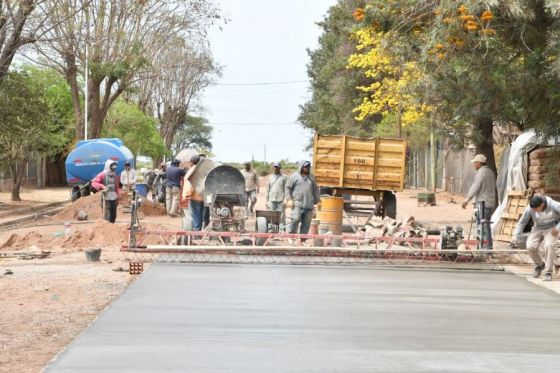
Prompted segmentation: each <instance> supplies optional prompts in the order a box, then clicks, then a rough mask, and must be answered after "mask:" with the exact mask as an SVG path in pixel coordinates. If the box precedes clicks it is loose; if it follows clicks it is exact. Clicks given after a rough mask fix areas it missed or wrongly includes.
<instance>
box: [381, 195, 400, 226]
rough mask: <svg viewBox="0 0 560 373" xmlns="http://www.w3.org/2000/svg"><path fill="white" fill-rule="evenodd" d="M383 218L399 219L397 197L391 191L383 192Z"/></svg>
mask: <svg viewBox="0 0 560 373" xmlns="http://www.w3.org/2000/svg"><path fill="white" fill-rule="evenodd" d="M382 203H383V217H385V216H388V217H390V218H391V219H396V218H397V196H396V195H395V193H393V192H390V191H384V192H383V202H382Z"/></svg>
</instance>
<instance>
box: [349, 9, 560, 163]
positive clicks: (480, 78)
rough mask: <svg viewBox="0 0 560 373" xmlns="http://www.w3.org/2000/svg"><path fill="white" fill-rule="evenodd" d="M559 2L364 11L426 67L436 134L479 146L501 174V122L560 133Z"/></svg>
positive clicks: (387, 38)
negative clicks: (496, 143) (497, 142)
mask: <svg viewBox="0 0 560 373" xmlns="http://www.w3.org/2000/svg"><path fill="white" fill-rule="evenodd" d="M555 3H556V2H554V1H545V0H513V1H505V0H499V1H493V2H489V1H482V0H479V1H468V2H464V1H434V0H416V1H408V0H398V1H392V2H381V1H367V2H366V5H365V6H364V7H363V8H360V9H359V13H361V17H360V18H361V19H360V21H362V22H363V23H362V24H363V25H367V26H365V27H369V25H372V24H373V25H375V26H376V28H377V30H378V31H380V32H383V34H384V44H385V45H388V46H391V45H395V44H396V43H404V44H406V45H408V47H407V48H404V49H403V50H402V52H403V53H404V54H405V57H406V58H407V59H409V60H413V59H416V60H418V61H420V63H421V66H422V68H423V71H424V74H423V76H424V79H423V84H422V86H423V87H422V89H420V90H418V92H417V93H416V95H417V97H418V98H419V99H420V100H422V101H423V102H424V103H426V104H428V105H430V106H432V107H434V111H433V120H434V122H435V124H436V129H437V130H439V131H440V132H441V133H442V134H444V135H446V137H447V138H451V139H460V140H462V141H463V142H464V141H465V140H470V141H472V143H474V144H475V146H476V148H477V149H476V150H477V152H479V153H483V154H485V155H486V156H487V159H488V164H489V166H490V167H491V168H493V169H494V170H495V169H496V167H495V161H494V151H493V146H492V131H493V126H494V125H495V124H496V123H499V124H517V125H519V126H521V127H525V128H526V127H535V128H537V129H539V130H541V131H542V132H544V133H554V132H560V131H558V126H557V123H558V120H559V119H560V118H559V115H560V112H559V111H558V110H557V109H556V108H557V107H558V104H560V102H559V100H560V95H559V93H560V84H559V83H560V81H559V80H558V75H555V74H553V70H554V69H553V68H554V66H555V64H556V63H555V60H556V57H557V55H558V49H557V48H556V46H555V44H554V40H557V37H556V35H558V33H559V31H560V30H559V26H560V22H559V21H560V18H559V13H558V11H557V10H558V9H557V5H555ZM397 52H398V51H397Z"/></svg>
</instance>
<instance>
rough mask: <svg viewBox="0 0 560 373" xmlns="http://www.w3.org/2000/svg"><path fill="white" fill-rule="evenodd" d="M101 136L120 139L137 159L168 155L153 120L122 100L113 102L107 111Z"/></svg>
mask: <svg viewBox="0 0 560 373" xmlns="http://www.w3.org/2000/svg"><path fill="white" fill-rule="evenodd" d="M102 136H103V137H117V138H119V139H121V140H122V141H123V142H124V144H125V145H126V146H127V147H128V148H129V149H130V151H131V152H132V153H133V154H135V155H136V156H137V157H138V156H147V157H151V158H152V159H155V158H161V157H163V156H164V155H169V153H168V152H167V151H166V149H165V145H164V143H163V139H162V138H161V136H160V134H159V132H158V130H157V128H156V123H155V120H154V118H151V117H149V116H147V115H145V114H144V113H143V112H142V111H140V109H138V107H137V106H136V105H134V104H130V103H127V102H125V101H123V100H119V101H117V102H115V104H114V105H113V106H112V107H111V109H110V110H109V113H108V114H107V118H106V119H105V123H104V126H103V131H102Z"/></svg>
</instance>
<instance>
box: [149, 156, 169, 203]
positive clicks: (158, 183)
mask: <svg viewBox="0 0 560 373" xmlns="http://www.w3.org/2000/svg"><path fill="white" fill-rule="evenodd" d="M166 188H167V165H166V164H165V162H161V163H160V164H159V170H158V171H157V172H156V177H155V179H154V182H153V183H152V202H156V200H157V201H158V202H165V189H166Z"/></svg>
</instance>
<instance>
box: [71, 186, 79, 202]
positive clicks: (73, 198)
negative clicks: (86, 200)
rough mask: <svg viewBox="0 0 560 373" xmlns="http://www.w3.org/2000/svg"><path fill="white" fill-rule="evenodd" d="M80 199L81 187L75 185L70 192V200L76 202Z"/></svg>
mask: <svg viewBox="0 0 560 373" xmlns="http://www.w3.org/2000/svg"><path fill="white" fill-rule="evenodd" d="M80 197H81V195H80V186H79V185H74V186H73V187H72V189H71V190H70V200H71V201H72V202H76V201H77V200H78V199H79V198H80Z"/></svg>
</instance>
